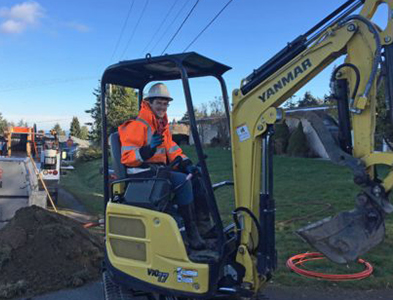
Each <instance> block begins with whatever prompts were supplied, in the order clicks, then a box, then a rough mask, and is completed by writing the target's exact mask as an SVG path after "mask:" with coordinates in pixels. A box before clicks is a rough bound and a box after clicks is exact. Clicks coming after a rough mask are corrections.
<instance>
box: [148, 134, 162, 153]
mask: <svg viewBox="0 0 393 300" xmlns="http://www.w3.org/2000/svg"><path fill="white" fill-rule="evenodd" d="M163 141H164V137H163V136H162V135H161V134H158V133H157V132H156V133H154V134H153V137H152V139H151V142H150V148H151V149H155V148H157V147H158V146H159V145H161V144H162V143H163Z"/></svg>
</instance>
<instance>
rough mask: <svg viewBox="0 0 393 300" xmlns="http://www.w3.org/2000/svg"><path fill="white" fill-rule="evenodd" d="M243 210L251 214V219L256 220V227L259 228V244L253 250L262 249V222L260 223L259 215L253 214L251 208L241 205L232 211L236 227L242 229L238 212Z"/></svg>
mask: <svg viewBox="0 0 393 300" xmlns="http://www.w3.org/2000/svg"><path fill="white" fill-rule="evenodd" d="M241 211H242V212H245V213H247V214H248V215H249V216H250V218H251V220H252V221H253V222H254V224H255V227H256V228H257V231H258V244H257V246H256V247H255V248H254V249H253V251H256V250H258V249H260V246H261V242H262V241H261V233H262V227H261V224H260V223H259V221H258V219H257V217H256V216H255V215H254V214H253V212H252V211H251V210H249V209H248V208H247V207H242V206H241V207H238V208H236V209H235V210H234V211H233V212H232V216H233V219H234V222H235V225H236V227H237V229H238V230H239V229H240V223H239V219H238V216H237V213H238V212H241Z"/></svg>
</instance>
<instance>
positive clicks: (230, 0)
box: [183, 0, 233, 53]
mask: <svg viewBox="0 0 393 300" xmlns="http://www.w3.org/2000/svg"><path fill="white" fill-rule="evenodd" d="M232 1H233V0H229V1H228V2H227V4H225V6H224V7H223V8H222V9H221V10H220V11H219V12H218V14H216V15H215V17H214V18H213V19H212V20H211V21H210V22H209V24H207V25H206V27H205V28H203V29H202V31H201V32H200V33H199V34H198V35H197V36H196V37H195V38H194V39H193V40H192V42H191V43H190V44H189V45H188V46H187V47H186V49H184V51H183V53H184V52H186V51H187V49H188V48H190V47H191V45H192V44H194V43H195V41H196V40H197V39H198V38H199V37H200V36H201V35H202V34H203V33H204V32H205V30H206V29H207V28H208V27H209V26H210V25H211V24H212V23H213V22H214V21H215V20H216V19H217V18H218V17H219V16H220V14H221V13H222V12H223V11H224V10H225V9H226V8H227V6H228V5H229V4H230V3H231V2H232Z"/></svg>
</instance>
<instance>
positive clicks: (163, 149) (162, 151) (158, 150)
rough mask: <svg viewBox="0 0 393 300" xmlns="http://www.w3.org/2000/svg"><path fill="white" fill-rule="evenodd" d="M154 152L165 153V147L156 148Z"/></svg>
mask: <svg viewBox="0 0 393 300" xmlns="http://www.w3.org/2000/svg"><path fill="white" fill-rule="evenodd" d="M154 154H165V148H158V149H157V151H156V153H154Z"/></svg>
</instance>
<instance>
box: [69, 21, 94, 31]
mask: <svg viewBox="0 0 393 300" xmlns="http://www.w3.org/2000/svg"><path fill="white" fill-rule="evenodd" d="M65 26H67V27H69V28H71V29H74V30H76V31H79V32H89V31H90V27H88V26H86V25H84V24H81V23H77V22H68V23H65Z"/></svg>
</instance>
